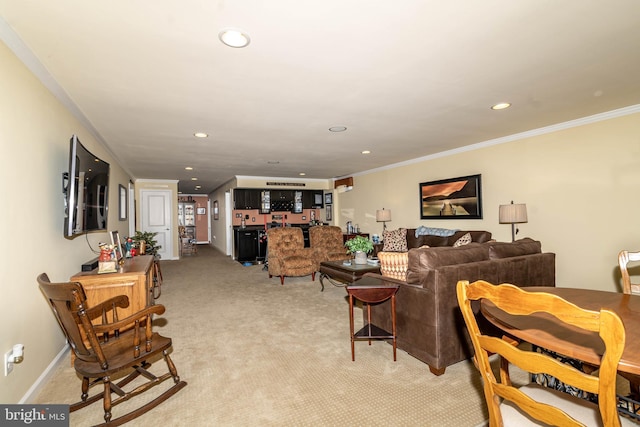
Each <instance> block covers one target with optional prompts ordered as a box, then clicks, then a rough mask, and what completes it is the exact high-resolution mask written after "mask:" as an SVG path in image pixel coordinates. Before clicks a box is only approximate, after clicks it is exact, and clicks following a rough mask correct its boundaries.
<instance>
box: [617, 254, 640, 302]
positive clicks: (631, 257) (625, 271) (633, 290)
mask: <svg viewBox="0 0 640 427" xmlns="http://www.w3.org/2000/svg"><path fill="white" fill-rule="evenodd" d="M630 262H640V252H631V251H620V253H619V254H618V265H620V274H621V275H622V291H623V292H624V293H625V294H640V283H631V276H630V275H629V266H628V264H629V263H630Z"/></svg>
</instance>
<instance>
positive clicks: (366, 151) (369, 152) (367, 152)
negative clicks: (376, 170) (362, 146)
mask: <svg viewBox="0 0 640 427" xmlns="http://www.w3.org/2000/svg"><path fill="white" fill-rule="evenodd" d="M362 154H371V151H369V150H364V151H363V152H362Z"/></svg>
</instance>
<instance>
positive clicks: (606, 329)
mask: <svg viewBox="0 0 640 427" xmlns="http://www.w3.org/2000/svg"><path fill="white" fill-rule="evenodd" d="M457 295H458V303H459V305H460V309H461V311H462V314H463V317H464V321H465V323H466V325H467V328H468V330H469V335H470V336H471V341H472V342H473V347H474V350H475V359H476V364H477V367H478V369H479V371H480V374H481V376H482V380H483V388H484V395H485V399H486V402H487V406H488V409H489V425H490V426H491V427H499V426H504V425H506V426H518V427H521V426H528V425H540V423H536V422H534V420H538V421H540V422H542V423H546V424H549V425H555V426H597V425H604V426H614V427H617V426H620V425H625V426H626V425H630V426H631V425H636V424H635V423H633V422H632V421H631V420H629V419H626V418H622V419H621V418H620V417H619V415H618V411H617V398H616V371H617V367H618V362H619V360H620V356H621V355H622V351H623V349H624V344H625V330H624V325H623V324H622V321H621V320H620V318H619V317H618V315H617V314H616V313H614V312H612V311H610V310H605V309H602V310H600V311H599V312H597V311H590V310H585V309H582V308H580V307H578V306H576V305H574V304H572V303H570V302H568V301H566V300H564V299H562V298H560V297H558V296H556V295H552V294H548V293H543V292H535V293H534V292H527V291H525V290H523V289H522V288H519V287H517V286H513V285H510V284H502V285H492V284H490V283H488V282H485V281H477V282H473V283H469V282H468V281H460V282H458V285H457ZM483 299H484V300H488V301H490V302H491V303H493V304H495V305H496V306H497V307H498V308H499V309H501V310H503V311H505V312H507V313H509V314H512V315H518V316H528V315H531V314H533V313H539V312H542V313H548V314H551V315H552V316H555V317H556V318H557V320H558V321H560V322H564V323H566V324H569V325H573V326H575V327H578V328H580V329H584V330H586V331H592V332H597V333H598V334H599V336H600V338H601V339H602V341H603V342H604V348H605V351H604V354H603V355H602V358H601V362H600V369H599V371H598V375H597V376H594V375H589V374H587V373H585V372H582V371H580V370H578V369H576V368H574V367H572V366H570V365H568V364H564V363H562V362H560V361H558V360H556V359H555V358H553V357H552V356H550V355H548V354H545V353H538V352H533V351H527V350H522V349H520V348H518V347H514V346H513V345H512V344H511V343H509V342H507V341H505V340H502V339H500V338H497V337H494V336H488V335H484V334H483V333H482V332H481V331H480V329H479V327H478V323H477V321H476V317H475V315H474V312H473V310H472V302H473V301H478V300H483ZM576 335H579V334H576ZM571 338H572V337H567V339H569V340H570V339H571ZM490 353H496V354H498V355H500V357H502V358H504V359H506V360H508V361H509V363H510V364H512V365H515V366H517V367H518V368H520V369H521V370H523V371H526V372H529V373H531V374H548V375H551V376H552V377H555V378H557V379H558V380H560V381H562V382H563V383H565V384H568V385H570V386H573V387H576V388H578V389H580V390H584V391H586V392H588V393H592V394H595V395H597V396H598V404H597V405H596V404H595V403H592V402H589V401H587V400H585V399H581V398H579V397H576V396H572V395H570V394H568V393H564V392H561V391H557V390H554V389H551V388H546V387H544V386H540V385H538V384H535V383H531V384H527V385H524V386H522V387H520V388H517V387H515V386H514V385H513V384H512V383H511V380H510V378H509V374H508V371H507V370H506V369H503V368H502V367H501V368H500V369H499V370H500V375H499V378H500V380H499V381H498V379H497V378H496V375H494V372H493V370H492V368H491V365H490V362H489V354H490ZM636 426H637V425H636Z"/></svg>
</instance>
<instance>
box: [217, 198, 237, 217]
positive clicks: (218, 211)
mask: <svg viewBox="0 0 640 427" xmlns="http://www.w3.org/2000/svg"><path fill="white" fill-rule="evenodd" d="M236 217H237V215H236ZM219 218H220V207H219V205H218V201H217V200H216V201H214V202H213V219H214V220H217V219H219Z"/></svg>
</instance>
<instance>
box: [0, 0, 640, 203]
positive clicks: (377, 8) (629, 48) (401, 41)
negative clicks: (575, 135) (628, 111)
mask: <svg viewBox="0 0 640 427" xmlns="http://www.w3.org/2000/svg"><path fill="white" fill-rule="evenodd" d="M0 16H1V17H2V19H3V20H4V22H1V20H0V26H1V27H3V28H0V36H2V37H3V39H4V40H5V41H6V43H7V44H8V45H9V46H10V47H12V48H13V49H14V51H16V52H17V53H18V54H19V55H20V56H21V57H22V58H23V60H25V61H26V60H28V57H29V55H30V54H33V55H35V57H36V58H37V59H38V60H39V62H40V63H41V64H42V65H43V66H44V70H46V72H43V71H42V70H40V71H38V70H37V64H36V65H34V66H33V69H34V70H36V72H37V73H38V74H39V75H40V77H41V78H42V79H46V74H47V73H48V74H50V77H49V79H50V78H51V77H52V78H53V79H54V82H53V83H51V82H49V83H48V84H49V86H50V87H52V88H54V90H55V87H56V82H57V85H59V89H58V92H59V93H61V95H60V96H61V97H64V94H65V93H66V95H67V96H68V100H69V102H71V103H72V104H74V105H75V106H76V108H77V109H78V110H79V111H80V112H81V113H82V115H84V117H85V118H86V120H88V122H89V123H90V124H91V125H92V126H93V128H94V129H95V132H96V133H97V136H98V137H99V138H100V139H101V140H103V141H104V142H105V143H106V145H107V146H108V147H109V148H110V149H111V151H112V152H113V153H114V155H115V156H116V158H117V159H118V161H119V162H120V163H121V164H122V165H123V166H124V167H125V169H127V170H128V171H129V172H130V173H131V174H133V175H134V177H135V178H146V179H179V180H180V183H179V188H180V190H181V191H183V192H185V193H190V194H197V193H208V192H210V191H211V190H213V189H215V188H216V187H218V186H219V185H221V184H222V183H224V182H225V181H227V180H229V179H231V178H232V177H233V176H235V175H252V176H272V177H290V178H299V173H300V172H305V173H306V178H332V177H338V176H345V175H349V174H354V173H358V172H362V171H365V170H369V169H373V168H377V167H382V166H385V165H389V164H393V163H397V162H402V161H406V160H409V159H414V158H417V157H423V156H427V155H430V154H434V153H439V152H443V151H446V150H451V149H455V148H459V147H463V146H465V145H470V144H475V143H479V142H483V141H488V140H492V139H495V138H499V137H504V136H508V135H513V134H516V133H520V132H524V131H528V130H532V129H537V128H541V127H544V126H549V125H553V124H557V123H562V122H565V121H569V120H573V119H578V118H581V117H586V116H589V115H593V114H597V113H602V112H606V111H611V110H614V109H618V108H621V107H626V106H630V105H635V104H639V103H640V1H638V0H608V1H597V0H562V1H557V0H485V1H481V2H480V1H477V0H452V1H428V0H424V1H419V0H402V1H388V0H386V1H380V0H346V1H345V0H324V1H302V0H271V1H258V0H236V1H225V0H208V1H203V0H181V1H175V0H154V1H152V0H147V1H144V0H112V1H107V2H96V1H87V0H82V1H80V0H56V1H46V0H19V1H17V0H0ZM228 27H234V28H240V29H243V30H244V31H246V32H247V33H248V34H249V35H250V37H251V44H250V45H249V46H248V47H246V48H244V49H234V48H229V47H227V46H225V45H223V44H222V43H221V42H220V41H219V40H218V33H219V32H220V31H221V30H222V29H224V28H228ZM14 35H17V38H13V36H14ZM25 48H26V49H25ZM45 81H46V80H45ZM60 88H61V89H60ZM500 101H508V102H511V103H512V104H513V106H512V107H511V108H509V109H507V110H503V111H492V110H491V109H490V108H489V107H490V106H491V105H492V104H494V103H497V102H500ZM340 125H341V126H346V127H347V128H348V129H347V131H346V132H342V133H333V132H329V131H328V128H330V127H332V126H340ZM198 131H202V132H207V133H208V134H209V135H210V136H209V137H208V138H206V139H197V138H195V137H193V133H194V132H198ZM363 150H370V151H371V154H368V155H363V154H361V151H363ZM270 161H272V162H273V161H277V162H279V163H278V164H270V163H269V162H270ZM186 166H192V167H193V168H194V170H193V171H192V172H188V171H186V170H185V169H184V168H185V167H186ZM192 177H197V178H198V182H197V184H200V185H202V190H200V191H195V190H194V189H193V187H194V185H195V184H196V183H194V182H193V181H191V178H192ZM427 178H434V179H438V178H445V177H428V176H425V179H427Z"/></svg>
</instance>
